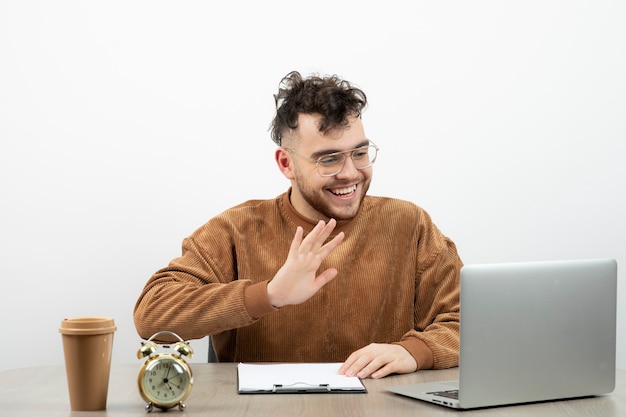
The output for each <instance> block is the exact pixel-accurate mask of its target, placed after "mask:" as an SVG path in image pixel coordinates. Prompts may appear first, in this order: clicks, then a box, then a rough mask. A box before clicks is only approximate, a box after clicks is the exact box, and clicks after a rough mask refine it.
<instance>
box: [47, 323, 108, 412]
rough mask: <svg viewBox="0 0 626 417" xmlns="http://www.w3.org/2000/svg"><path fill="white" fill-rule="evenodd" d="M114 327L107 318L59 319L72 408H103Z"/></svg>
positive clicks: (74, 409)
mask: <svg viewBox="0 0 626 417" xmlns="http://www.w3.org/2000/svg"><path fill="white" fill-rule="evenodd" d="M116 330H117V327H116V326H115V322H114V320H113V319H112V318H109V317H75V318H66V319H63V321H62V322H61V327H60V328H59V332H60V333H61V335H62V339H63V353H64V355H65V371H66V375H67V383H68V389H69V395H70V405H71V408H72V410H73V411H95V410H105V409H106V403H107V394H108V389H109V375H110V372H111V356H112V352H113V334H114V332H115V331H116Z"/></svg>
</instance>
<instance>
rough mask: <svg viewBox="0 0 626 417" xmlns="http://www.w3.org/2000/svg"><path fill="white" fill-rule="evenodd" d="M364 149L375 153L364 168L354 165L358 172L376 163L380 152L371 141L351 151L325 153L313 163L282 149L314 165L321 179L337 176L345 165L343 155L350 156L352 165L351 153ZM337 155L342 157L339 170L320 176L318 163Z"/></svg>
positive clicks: (289, 149)
mask: <svg viewBox="0 0 626 417" xmlns="http://www.w3.org/2000/svg"><path fill="white" fill-rule="evenodd" d="M365 148H374V149H375V151H376V153H375V154H374V158H373V159H372V160H371V161H370V163H369V164H368V165H366V166H364V167H360V168H359V167H357V166H356V165H355V166H354V167H355V168H356V169H358V170H362V169H367V168H369V167H371V166H372V165H374V162H376V158H377V157H378V151H379V150H380V148H379V147H378V146H376V144H375V143H374V142H372V141H371V140H369V139H368V140H367V145H361V146H357V147H356V148H353V149H348V150H346V151H339V152H330V153H326V154H323V155H320V156H319V157H318V158H317V159H316V160H315V161H313V160H312V159H311V158H307V157H306V156H302V155H300V154H298V153H297V152H296V151H295V150H294V149H291V148H287V147H283V149H285V150H286V151H287V152H289V153H291V154H293V155H296V156H299V157H300V158H302V159H306V160H307V161H308V162H310V163H312V164H315V165H316V166H317V168H316V170H317V173H318V174H319V175H320V176H321V177H333V176H335V175H337V174H339V173H340V172H341V171H342V170H343V167H344V166H345V165H346V159H347V157H346V156H345V155H344V154H347V153H349V154H350V159H352V162H353V163H354V156H353V153H354V152H356V151H358V150H361V149H365ZM337 155H341V156H342V157H343V160H342V162H341V166H340V167H339V169H338V170H337V172H334V173H332V174H326V175H324V174H322V173H321V172H320V170H319V168H320V161H321V160H322V158H328V157H329V156H337Z"/></svg>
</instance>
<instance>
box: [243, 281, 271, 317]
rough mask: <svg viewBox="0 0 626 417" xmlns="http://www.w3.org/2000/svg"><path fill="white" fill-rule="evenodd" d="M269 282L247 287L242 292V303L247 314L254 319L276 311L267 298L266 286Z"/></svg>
mask: <svg viewBox="0 0 626 417" xmlns="http://www.w3.org/2000/svg"><path fill="white" fill-rule="evenodd" d="M268 283H269V281H262V282H258V283H256V284H251V285H248V286H247V287H246V288H245V289H244V291H243V298H244V303H245V305H246V309H247V310H248V314H250V316H251V317H252V318H254V319H258V318H261V317H263V316H265V315H266V314H269V313H272V312H274V311H276V310H277V309H276V308H275V307H274V306H273V305H272V304H271V303H270V300H269V298H268V297H267V284H268Z"/></svg>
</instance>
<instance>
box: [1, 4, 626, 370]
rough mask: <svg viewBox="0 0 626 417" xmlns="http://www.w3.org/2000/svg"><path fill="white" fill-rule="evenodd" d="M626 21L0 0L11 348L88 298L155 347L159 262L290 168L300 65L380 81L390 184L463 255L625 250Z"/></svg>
mask: <svg viewBox="0 0 626 417" xmlns="http://www.w3.org/2000/svg"><path fill="white" fill-rule="evenodd" d="M624 22H626V2H623V1H604V0H599V1H577V2H573V1H568V0H563V1H557V0H541V1H496V0H494V1H480V0H479V1H438V2H430V1H428V2H427V1H415V0H410V1H409V0H407V1H387V2H363V1H337V0H319V1H316V2H301V3H300V2H294V1H286V0H285V1H271V0H268V1H233V2H208V1H185V2H164V1H155V0H151V1H132V0H131V1H112V0H109V1H78V0H77V1H64V0H57V1H33V0H19V1H18V0H14V1H8V0H0V60H1V62H0V140H1V148H0V201H1V203H0V279H1V280H2V291H1V293H0V297H2V299H1V303H0V313H1V321H0V333H1V334H2V347H1V348H0V349H1V351H2V353H3V354H2V355H0V370H2V369H9V368H17V367H24V366H33V365H45V364H61V363H63V353H62V347H61V336H60V335H59V333H58V327H59V324H60V322H61V320H62V319H63V318H64V317H72V316H80V315H100V316H111V317H114V318H115V320H116V323H117V326H118V331H117V333H116V335H115V347H114V355H113V360H114V362H116V363H137V365H138V367H139V365H140V364H139V362H138V361H137V359H136V357H135V353H136V350H137V348H138V347H139V344H140V339H139V338H138V336H137V334H136V332H135V329H134V325H133V321H132V310H133V306H134V303H135V301H136V299H137V297H138V295H139V293H140V291H141V289H142V287H143V285H144V284H145V282H146V281H147V279H148V278H149V277H150V276H151V275H152V273H153V272H155V271H156V270H157V269H159V268H161V267H162V266H165V265H166V264H167V263H168V262H169V261H170V260H171V259H172V258H174V257H177V256H178V255H179V254H180V244H181V241H182V239H183V238H184V237H185V236H187V235H189V234H190V233H191V232H193V230H195V229H196V228H197V227H199V226H200V225H201V224H202V223H204V222H205V221H206V220H207V219H209V218H210V217H212V216H214V215H215V214H217V213H219V212H221V211H223V210H225V209H227V208H229V207H230V206H232V205H235V204H237V203H240V202H242V201H244V200H247V199H250V198H273V197H275V196H276V195H278V194H279V193H281V192H283V191H284V190H285V189H286V188H287V187H288V185H289V184H288V182H287V180H286V179H284V177H282V175H281V174H280V173H279V171H278V169H277V168H276V166H275V163H274V161H273V151H274V149H275V146H274V144H273V142H272V141H271V140H270V138H269V132H268V127H269V124H270V121H271V119H272V117H273V114H274V102H273V97H272V94H274V93H275V92H276V89H277V86H278V82H279V80H280V79H281V78H282V77H283V76H284V75H285V74H287V73H288V72H289V71H291V70H299V71H300V72H302V73H303V74H306V75H308V74H310V73H311V72H319V73H322V74H328V73H336V74H338V75H340V76H342V77H345V78H347V79H348V80H351V81H353V82H355V83H356V84H357V85H358V86H360V87H361V88H363V89H364V90H365V92H366V93H367V95H368V99H369V101H370V105H369V107H368V108H367V109H366V110H365V113H364V124H365V127H366V132H367V134H368V136H369V137H370V138H371V139H372V140H373V141H374V142H376V143H377V144H378V145H379V147H380V148H381V151H380V154H379V160H378V162H377V163H376V166H375V174H374V181H373V184H372V187H371V189H370V193H371V194H372V195H388V196H394V197H399V198H403V199H407V200H411V201H414V202H415V203H417V204H419V205H421V206H422V207H424V208H425V209H426V210H427V211H429V212H430V214H431V215H432V217H433V219H434V220H435V222H436V223H437V224H438V226H439V227H440V228H441V229H442V230H443V232H444V233H445V234H447V235H448V236H450V237H451V238H452V239H453V240H454V241H455V242H456V244H457V246H458V248H459V251H460V254H461V256H462V258H463V260H464V262H465V263H485V262H506V261H534V260H552V259H567V258H592V257H613V258H616V259H617V260H618V263H619V265H620V267H621V266H622V265H626V221H625V220H624V216H625V214H626V195H625V188H626V187H625V179H626V25H625V24H624ZM623 281H624V273H623V269H620V283H619V289H618V308H619V312H618V314H619V318H618V366H619V367H621V368H626V350H625V347H626V324H625V320H624V319H622V317H623V316H624V312H625V303H626V287H625V285H624V282H623ZM581 302H584V295H583V296H582V297H581ZM529 337H532V335H529ZM192 346H193V347H194V348H195V349H196V356H195V358H194V360H195V361H199V362H202V361H205V360H206V346H207V341H206V338H205V339H202V340H198V341H192Z"/></svg>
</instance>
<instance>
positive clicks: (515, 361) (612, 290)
mask: <svg viewBox="0 0 626 417" xmlns="http://www.w3.org/2000/svg"><path fill="white" fill-rule="evenodd" d="M616 304H617V263H616V261H615V260H613V259H590V260H570V261H551V262H528V263H508V264H491V265H467V266H465V267H464V268H463V269H462V270H461V335H460V359H459V361H460V362H459V381H458V384H459V396H458V401H456V400H448V401H442V399H441V398H439V399H438V400H437V401H434V402H435V403H439V404H442V405H448V406H451V407H456V408H476V407H489V406H497V405H505V404H516V403H525V402H535V401H545V400H555V399H564V398H575V397H584V396H592V395H600V394H605V393H609V392H611V391H613V389H614V387H615V346H616ZM413 385H421V384H413ZM407 388H408V387H390V391H393V392H396V393H399V394H402V395H409V396H412V397H415V398H419V399H425V400H428V401H433V399H432V398H430V396H426V398H423V396H422V394H423V393H424V390H423V389H421V388H420V387H416V386H413V387H411V389H410V390H408V391H407ZM427 390H430V391H432V390H433V387H427ZM418 393H419V394H418Z"/></svg>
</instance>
